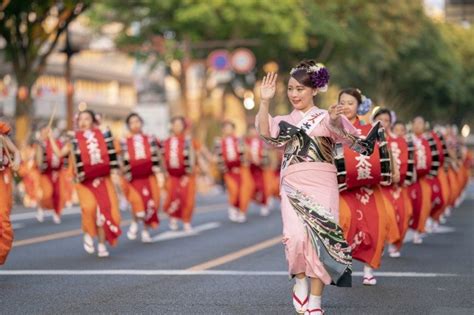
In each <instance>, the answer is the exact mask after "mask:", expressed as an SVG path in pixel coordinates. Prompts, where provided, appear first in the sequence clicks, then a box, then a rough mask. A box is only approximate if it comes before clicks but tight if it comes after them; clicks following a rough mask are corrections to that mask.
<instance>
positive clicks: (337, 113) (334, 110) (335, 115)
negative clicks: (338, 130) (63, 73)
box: [328, 104, 343, 122]
mask: <svg viewBox="0 0 474 315" xmlns="http://www.w3.org/2000/svg"><path fill="white" fill-rule="evenodd" d="M328 112H329V117H330V118H331V121H332V122H337V121H339V119H340V117H341V115H342V114H343V106H342V105H339V104H334V105H331V106H330V107H329V109H328Z"/></svg>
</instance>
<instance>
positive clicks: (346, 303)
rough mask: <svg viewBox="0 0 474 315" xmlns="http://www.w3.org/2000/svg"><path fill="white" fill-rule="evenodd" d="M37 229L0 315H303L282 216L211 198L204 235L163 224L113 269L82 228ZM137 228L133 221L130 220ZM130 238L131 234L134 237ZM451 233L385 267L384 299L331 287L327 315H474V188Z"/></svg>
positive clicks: (22, 236) (14, 266) (204, 203)
mask: <svg viewBox="0 0 474 315" xmlns="http://www.w3.org/2000/svg"><path fill="white" fill-rule="evenodd" d="M69 212H70V214H68V215H65V216H64V219H63V223H62V224H61V225H54V224H53V223H52V222H51V221H50V220H47V222H45V223H43V224H39V223H37V222H36V221H35V220H34V219H33V218H31V217H32V214H31V213H30V212H29V211H28V210H25V209H21V208H16V209H15V211H14V215H13V218H14V224H15V228H16V243H15V247H14V248H13V250H12V253H11V254H10V257H9V260H8V262H7V263H6V265H4V266H3V267H2V268H1V269H0V305H1V306H0V313H2V314H27V313H34V314H39V313H41V314H46V313H47V314H71V313H87V314H91V313H140V314H294V311H293V308H292V305H291V301H290V292H291V288H292V283H291V282H290V281H288V277H287V275H286V271H285V270H286V262H285V259H284V251H283V246H282V245H281V242H280V238H281V236H280V233H281V218H280V214H279V212H278V211H273V212H272V214H271V215H270V216H269V217H266V218H263V217H260V216H259V215H258V211H257V209H256V208H253V209H251V211H250V216H249V222H248V223H246V224H243V225H240V224H235V223H230V222H229V221H228V220H227V217H226V211H225V199H224V196H223V195H218V196H214V197H208V198H201V199H200V200H199V211H198V213H197V214H196V216H195V220H194V226H195V229H196V232H195V233H194V234H191V235H189V234H185V233H183V232H171V231H169V230H168V228H167V221H166V219H164V220H163V221H162V225H161V227H160V229H159V231H158V233H157V234H155V243H153V244H141V243H140V242H132V241H129V240H127V239H126V237H125V236H122V237H121V239H120V243H119V245H118V246H117V247H116V248H113V249H111V257H109V258H107V259H99V258H97V257H95V256H89V255H87V254H86V253H85V252H84V251H83V250H82V243H81V235H80V231H79V228H80V217H79V214H78V213H77V210H75V209H72V210H71V211H69ZM128 219H129V216H128V215H126V214H124V220H128ZM125 231H126V230H125ZM441 232H442V233H437V234H431V235H427V236H426V238H425V242H424V243H423V245H413V244H411V243H407V244H406V246H405V247H404V250H403V253H402V254H403V256H402V257H401V258H399V259H391V258H384V260H383V262H382V268H381V269H380V270H379V272H380V273H379V277H378V281H379V284H378V285H377V286H376V287H364V286H362V284H361V281H362V278H361V273H360V271H361V270H362V265H361V264H359V263H355V264H354V270H355V271H357V272H356V273H355V276H354V280H353V282H354V286H353V288H347V289H341V288H335V287H328V288H327V289H326V292H325V298H324V301H323V304H324V308H325V309H326V313H327V314H474V306H473V298H474V294H473V293H474V292H473V290H474V289H473V288H474V281H473V271H474V264H473V257H474V246H473V242H474V187H471V189H470V191H469V194H468V198H467V199H466V201H465V202H464V203H463V204H462V205H461V207H460V208H458V209H456V210H455V212H454V214H453V216H452V217H451V218H449V221H448V223H447V224H446V225H445V226H444V227H443V229H442V230H441Z"/></svg>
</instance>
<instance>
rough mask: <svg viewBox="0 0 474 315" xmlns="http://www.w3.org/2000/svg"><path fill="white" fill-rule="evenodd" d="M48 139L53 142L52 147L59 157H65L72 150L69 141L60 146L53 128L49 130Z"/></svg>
mask: <svg viewBox="0 0 474 315" xmlns="http://www.w3.org/2000/svg"><path fill="white" fill-rule="evenodd" d="M48 139H49V143H51V148H52V149H53V152H54V154H55V155H56V156H57V157H59V158H62V157H65V156H67V155H68V154H69V153H70V152H71V145H70V144H69V143H66V144H65V145H64V146H63V147H62V148H61V149H60V148H59V147H58V145H57V143H56V141H55V140H54V138H53V134H52V132H51V130H49V131H48Z"/></svg>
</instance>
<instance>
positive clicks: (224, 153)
mask: <svg viewBox="0 0 474 315" xmlns="http://www.w3.org/2000/svg"><path fill="white" fill-rule="evenodd" d="M215 153H216V155H217V156H218V163H219V168H220V169H221V172H222V174H223V176H224V183H225V186H226V188H227V190H228V198H229V205H230V206H232V207H234V208H235V209H238V210H240V212H241V213H246V212H247V210H248V206H249V204H250V201H251V199H252V195H253V192H254V187H255V184H254V183H253V182H252V175H251V174H250V169H249V167H248V166H247V165H246V163H245V147H244V142H243V140H242V139H240V138H237V137H235V136H227V137H223V138H221V139H217V140H216V144H215ZM262 182H263V177H262ZM257 185H258V184H257ZM262 186H263V183H262Z"/></svg>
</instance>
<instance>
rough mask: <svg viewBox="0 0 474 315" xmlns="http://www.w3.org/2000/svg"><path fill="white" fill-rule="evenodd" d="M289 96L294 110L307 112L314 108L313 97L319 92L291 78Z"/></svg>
mask: <svg viewBox="0 0 474 315" xmlns="http://www.w3.org/2000/svg"><path fill="white" fill-rule="evenodd" d="M287 94H288V99H289V100H290V103H291V105H293V108H294V109H297V110H302V111H305V110H307V109H309V108H311V107H312V106H314V101H313V97H314V96H315V95H316V94H317V90H316V89H313V88H310V87H307V86H304V85H303V84H301V83H299V82H298V81H297V80H296V79H295V78H293V77H291V78H290V80H289V81H288V90H287Z"/></svg>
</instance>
